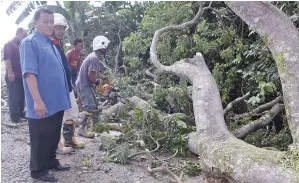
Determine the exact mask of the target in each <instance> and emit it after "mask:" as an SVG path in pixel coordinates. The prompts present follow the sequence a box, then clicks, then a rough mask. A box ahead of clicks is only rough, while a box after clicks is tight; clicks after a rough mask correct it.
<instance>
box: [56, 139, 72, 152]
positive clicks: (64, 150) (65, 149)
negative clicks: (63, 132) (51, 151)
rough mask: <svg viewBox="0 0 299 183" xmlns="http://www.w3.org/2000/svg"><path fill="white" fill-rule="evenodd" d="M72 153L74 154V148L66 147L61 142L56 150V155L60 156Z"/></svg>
mask: <svg viewBox="0 0 299 183" xmlns="http://www.w3.org/2000/svg"><path fill="white" fill-rule="evenodd" d="M71 152H73V148H72V147H65V146H64V145H63V144H62V143H61V140H60V141H59V143H58V148H57V150H56V153H57V154H60V155H65V154H69V153H71Z"/></svg>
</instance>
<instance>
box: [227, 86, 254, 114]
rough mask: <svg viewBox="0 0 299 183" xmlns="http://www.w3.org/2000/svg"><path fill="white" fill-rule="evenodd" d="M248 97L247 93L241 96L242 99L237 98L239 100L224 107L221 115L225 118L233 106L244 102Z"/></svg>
mask: <svg viewBox="0 0 299 183" xmlns="http://www.w3.org/2000/svg"><path fill="white" fill-rule="evenodd" d="M248 97H250V92H248V93H246V95H244V96H242V97H239V98H237V99H235V100H233V101H232V102H230V103H229V104H228V105H227V106H226V108H225V109H224V110H223V115H224V116H226V115H227V113H228V112H229V111H231V110H232V109H233V107H234V105H235V104H238V103H240V102H242V101H244V100H245V99H247V98H248Z"/></svg>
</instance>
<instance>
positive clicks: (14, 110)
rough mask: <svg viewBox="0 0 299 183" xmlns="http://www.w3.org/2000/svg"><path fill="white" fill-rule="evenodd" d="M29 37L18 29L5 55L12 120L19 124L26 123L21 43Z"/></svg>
mask: <svg viewBox="0 0 299 183" xmlns="http://www.w3.org/2000/svg"><path fill="white" fill-rule="evenodd" d="M26 36H27V31H26V30H25V29H23V28H18V29H17V32H16V36H15V37H14V38H13V39H12V40H11V41H9V42H7V43H6V44H5V45H4V49H3V53H4V58H3V60H4V61H5V66H6V73H5V81H6V87H7V92H8V104H9V113H10V119H11V120H12V121H13V122H15V123H17V122H24V121H26V118H25V114H24V108H25V95H24V87H23V80H22V71H21V62H20V50H19V48H20V43H21V41H22V40H23V39H24V38H25V37H26Z"/></svg>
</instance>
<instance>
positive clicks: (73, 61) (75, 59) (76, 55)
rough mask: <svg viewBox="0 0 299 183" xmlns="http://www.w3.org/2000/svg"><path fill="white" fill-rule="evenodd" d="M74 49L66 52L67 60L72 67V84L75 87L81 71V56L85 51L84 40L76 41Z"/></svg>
mask: <svg viewBox="0 0 299 183" xmlns="http://www.w3.org/2000/svg"><path fill="white" fill-rule="evenodd" d="M73 46H74V48H73V49H71V50H69V51H68V52H66V57H67V60H68V62H69V64H70V66H71V73H72V84H73V86H75V82H76V80H77V75H78V70H79V65H80V63H79V60H80V56H81V52H82V50H83V41H82V39H78V38H77V39H75V40H74V42H73Z"/></svg>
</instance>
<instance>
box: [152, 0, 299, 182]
mask: <svg viewBox="0 0 299 183" xmlns="http://www.w3.org/2000/svg"><path fill="white" fill-rule="evenodd" d="M227 4H228V5H229V6H230V7H233V8H232V9H233V10H235V11H238V12H239V14H242V13H243V12H242V11H244V14H242V15H243V17H246V16H248V17H250V19H252V20H255V19H258V20H257V21H258V22H261V24H262V23H263V25H264V27H265V26H266V25H269V24H266V23H265V22H270V21H271V22H273V25H274V24H275V26H274V27H271V28H270V29H267V30H266V31H265V32H267V33H268V32H271V31H273V30H277V27H278V26H276V25H277V22H279V25H282V24H284V21H287V23H289V24H291V22H290V21H289V20H286V18H287V17H286V16H285V15H282V13H281V12H279V11H276V10H274V8H273V7H272V6H271V5H268V4H266V3H262V2H227ZM210 5H211V4H210ZM210 8H211V7H210V6H209V7H205V8H203V3H201V6H200V9H199V11H198V13H197V14H196V16H195V17H194V19H193V20H191V21H189V22H186V23H183V24H181V25H178V26H167V27H164V28H162V29H159V30H157V31H156V32H155V34H154V37H153V40H152V44H151V48H150V57H151V62H152V63H153V64H154V65H155V66H156V67H157V68H158V69H159V70H161V71H164V72H169V73H173V74H176V75H177V76H179V77H186V78H188V80H189V82H190V83H192V85H193V87H192V99H193V109H194V114H195V123H196V129H197V131H196V132H195V133H192V134H190V137H189V142H188V146H189V148H190V150H191V151H192V152H194V153H196V154H198V155H199V161H200V162H201V164H202V165H203V167H204V170H205V171H206V172H209V173H212V174H216V175H218V176H223V177H225V178H226V179H227V180H228V181H229V182H233V183H239V182H248V183H249V182H250V183H253V182H263V183H281V182H299V173H298V167H294V166H293V167H292V166H285V164H284V160H283V158H286V157H287V156H288V155H287V154H286V153H284V152H277V151H270V150H265V149H262V148H257V147H255V146H252V145H250V144H247V143H245V142H244V141H241V140H239V139H237V138H236V137H235V136H234V135H233V134H231V133H230V132H229V131H228V129H227V126H226V124H225V120H224V115H223V107H222V103H221V99H220V95H219V91H218V88H217V85H216V82H215V80H214V78H213V76H212V74H211V72H210V71H209V69H208V68H207V65H206V63H205V60H204V58H203V56H202V55H201V53H197V54H196V56H194V58H191V59H182V60H180V61H177V62H175V63H174V64H173V65H171V66H165V65H162V64H161V62H160V61H159V59H158V56H157V54H156V53H157V51H156V49H157V44H158V41H159V36H160V35H161V34H163V33H165V32H168V31H181V30H184V29H185V28H187V27H192V26H195V25H197V24H198V21H199V18H200V16H201V14H202V12H203V11H204V10H206V9H210ZM261 12H262V13H263V14H261ZM265 12H266V13H265ZM257 16H260V17H257ZM284 16H285V17H284ZM282 21H283V22H282ZM261 24H260V25H261ZM286 26H289V27H291V28H290V30H292V31H294V32H293V33H290V32H289V33H286V34H288V37H291V36H290V35H294V37H292V41H294V39H295V41H294V42H295V43H294V44H296V46H294V47H289V48H290V50H289V54H282V56H283V57H280V58H285V61H283V64H282V65H283V68H280V69H279V72H280V75H283V76H282V77H283V79H282V81H283V82H284V83H283V88H284V90H283V91H284V97H285V99H286V100H285V105H286V108H288V109H287V111H288V112H287V114H288V115H289V117H288V118H289V120H290V122H289V123H290V127H294V129H292V130H291V132H292V135H293V138H294V140H295V142H297V140H296V139H297V136H298V134H299V130H298V126H299V122H298V120H299V117H298V116H299V115H298V111H299V109H298V106H299V102H296V101H298V100H299V96H298V95H299V92H298V86H299V83H298V82H299V78H298V68H299V65H298V64H299V62H297V63H295V60H298V54H297V53H296V52H297V50H298V49H297V48H298V46H299V43H298V41H299V39H298V31H297V30H296V29H295V27H294V26H293V25H286ZM293 27H294V28H293ZM255 28H258V27H255ZM278 29H279V31H280V32H287V31H285V30H284V31H282V30H280V28H278ZM273 32H276V31H273ZM268 34H270V33H268ZM272 35H273V34H272ZM272 39H275V35H274V37H272ZM279 41H281V42H282V43H286V42H285V40H279ZM287 43H289V42H287ZM274 45H276V46H277V47H279V46H281V43H280V42H276V44H274ZM292 45H293V43H292ZM294 48H296V49H294ZM280 51H282V50H281V48H280ZM289 55H292V56H294V58H293V57H289ZM290 59H291V60H290ZM280 64H281V63H280ZM295 65H296V67H294V66H295ZM291 66H292V67H291ZM281 72H283V73H281ZM289 75H290V76H289ZM286 77H288V78H290V81H287V80H286ZM295 89H296V92H295ZM294 92H295V93H294ZM291 99H292V100H293V101H294V100H295V101H294V102H292V100H291ZM291 155H293V154H291ZM294 156H296V158H297V159H298V157H297V156H298V155H294ZM296 158H290V159H292V161H295V160H296ZM288 163H291V164H292V162H290V161H289V162H288ZM292 165H294V163H293V164H292ZM295 165H296V164H295ZM297 166H298V165H297Z"/></svg>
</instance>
